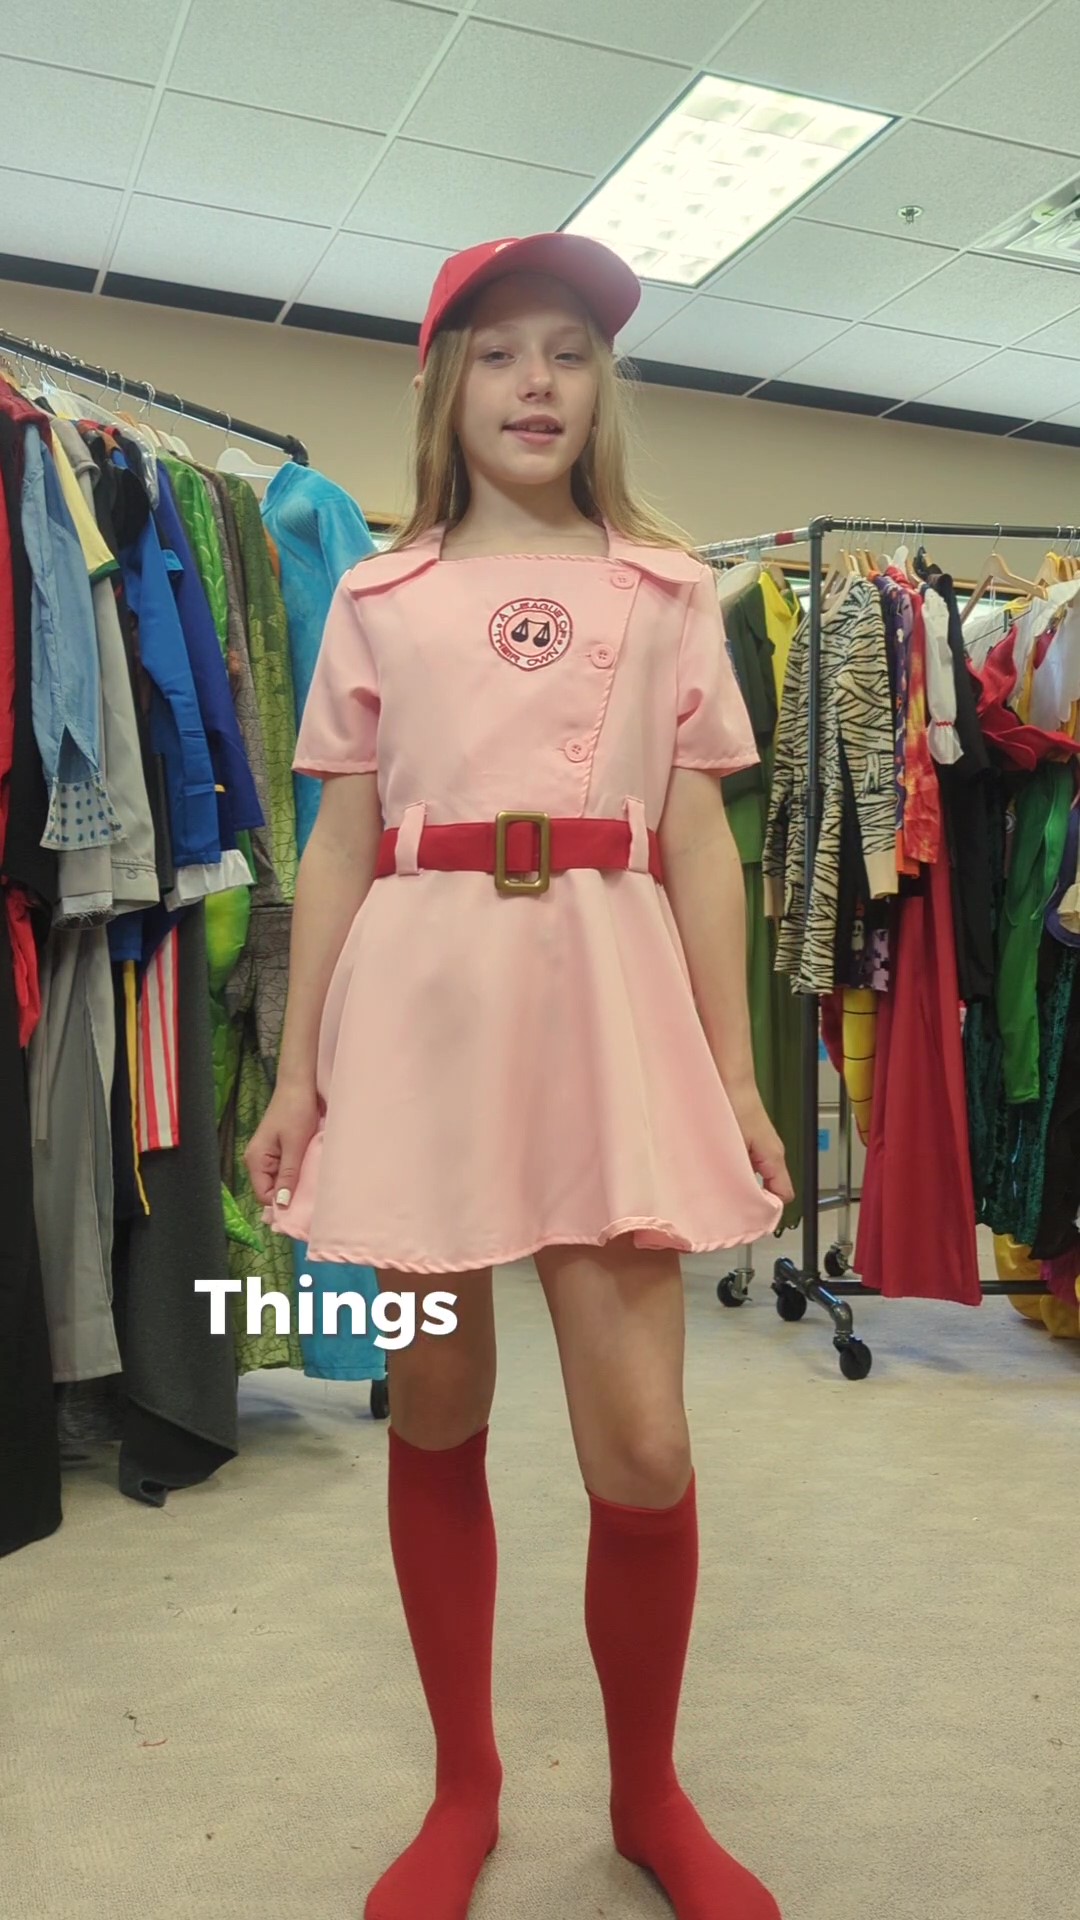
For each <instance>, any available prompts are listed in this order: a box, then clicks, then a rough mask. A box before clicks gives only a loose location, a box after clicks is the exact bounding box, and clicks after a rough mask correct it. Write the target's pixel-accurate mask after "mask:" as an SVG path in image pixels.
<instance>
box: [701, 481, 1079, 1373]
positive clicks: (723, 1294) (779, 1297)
mask: <svg viewBox="0 0 1080 1920" xmlns="http://www.w3.org/2000/svg"><path fill="white" fill-rule="evenodd" d="M856 531H857V532H858V533H860V534H861V533H866V534H872V533H875V534H876V533H882V534H898V535H900V536H901V537H903V536H904V535H905V534H907V535H912V534H916V535H918V537H919V538H920V539H922V538H923V537H924V536H933V537H936V538H940V539H957V540H959V539H964V538H971V539H976V540H979V539H981V540H989V539H994V540H1060V539H1062V538H1063V537H1065V536H1066V535H1068V534H1069V532H1070V531H1072V532H1073V533H1074V534H1075V529H1070V528H1068V527H1067V526H1061V525H1058V526H1018V525H1012V526H1009V525H1004V524H1002V523H1001V522H1000V521H996V520H995V521H990V522H986V523H981V522H979V523H975V524H970V523H965V522H963V521H959V520H919V521H913V520H903V521H900V520H866V519H864V518H862V517H861V516H860V517H859V518H858V519H852V518H843V519H841V518H838V517H835V516H833V515H830V514H825V515H821V516H820V517H819V518H817V519H815V520H811V521H810V523H809V525H808V526H805V527H795V528H791V529H789V530H787V531H785V532H777V533H758V534H752V535H750V536H748V537H744V538H743V539H740V540H722V541H720V542H716V543H713V544H712V545H710V546H705V547H699V548H698V550H697V551H698V553H699V555H700V557H701V559H703V560H706V561H708V562H710V563H711V562H713V561H716V560H727V559H736V558H744V559H747V558H752V557H754V556H755V555H757V554H761V553H765V552H767V551H769V550H770V549H772V548H774V547H789V546H809V548H810V562H809V571H810V606H809V612H808V615H807V621H808V626H807V669H806V672H807V742H806V745H807V793H806V844H805V851H804V864H803V880H804V888H805V892H804V898H805V899H806V900H809V899H810V896H811V891H812V888H813V880H814V861H815V858H816V854H817V841H818V834H819V832H820V830H821V803H822V795H821V782H820V768H819V745H820V736H821V616H822V611H823V609H822V593H821V589H822V576H823V572H824V546H825V539H826V536H827V535H828V534H830V533H842V532H852V533H854V532H856ZM802 1003H803V1004H802V1035H801V1047H800V1068H801V1073H802V1119H803V1136H804V1142H805V1145H804V1151H803V1162H804V1167H803V1193H802V1262H801V1265H798V1266H797V1265H796V1263H795V1262H794V1261H793V1260H778V1261H777V1262H776V1266H775V1268H774V1272H773V1282H772V1286H773V1292H774V1293H775V1295H776V1307H777V1312H778V1313H779V1315H780V1317H781V1319H782V1320H801V1319H802V1318H803V1315H804V1314H805V1312H806V1309H807V1306H808V1305H809V1303H810V1302H811V1301H813V1303H814V1305H815V1306H819V1307H824V1308H825V1311H826V1312H827V1313H828V1314H829V1316H830V1318H831V1320H832V1323H833V1345H834V1347H835V1348H836V1350H837V1353H838V1354H839V1356H840V1371H841V1372H842V1373H843V1375H844V1377H845V1379H847V1380H865V1378H866V1376H867V1374H868V1373H869V1372H870V1369H871V1366H872V1364H873V1355H872V1353H871V1351H870V1348H869V1347H868V1346H867V1345H866V1343H865V1341H863V1340H860V1339H858V1338H857V1337H856V1334H855V1323H854V1317H853V1315H852V1311H851V1308H850V1306H848V1304H847V1299H846V1298H845V1297H844V1296H853V1295H860V1294H861V1295H863V1296H865V1297H866V1298H868V1299H873V1300H877V1299H879V1298H880V1297H881V1296H880V1295H879V1294H878V1293H877V1292H876V1291H875V1290H874V1288H872V1287H864V1286H863V1285H862V1283H861V1282H860V1281H858V1280H853V1279H852V1280H848V1279H845V1278H844V1277H843V1276H844V1274H845V1273H846V1270H847V1261H848V1259H849V1258H850V1254H851V1251H852V1249H851V1245H850V1208H851V1203H852V1199H853V1197H854V1196H853V1194H852V1181H851V1166H852V1156H851V1109H850V1103H849V1101H848V1099H847V1095H846V1092H845V1090H844V1088H843V1082H842V1079H841V1095H840V1130H841V1141H842V1145H843V1153H844V1162H843V1164H844V1165H845V1166H846V1180H842V1181H841V1186H840V1190H839V1192H838V1193H836V1194H828V1195H823V1194H822V1192H821V1182H820V1169H819V1167H818V1156H817V1151H816V1143H817V1138H818V1123H819V1080H818V1059H819V1053H818V1048H819V1017H818V997H817V995H816V994H804V995H803V996H802ZM829 1206H833V1207H835V1206H839V1207H840V1208H841V1234H840V1236H839V1238H838V1240H837V1242H836V1243H835V1244H834V1245H833V1247H831V1248H830V1250H829V1254H828V1255H827V1256H826V1272H827V1275H828V1277H829V1279H830V1281H831V1284H830V1285H828V1286H826V1285H825V1284H824V1282H823V1280H822V1278H821V1272H820V1264H819V1263H820V1240H819V1236H820V1214H821V1211H822V1209H823V1207H829ZM747 1285H748V1274H747V1271H746V1270H745V1269H744V1270H743V1272H741V1273H737V1274H735V1275H728V1276H727V1278H726V1279H725V1280H722V1281H721V1282H720V1286H719V1288H718V1292H719V1295H720V1299H721V1300H722V1301H723V1302H724V1304H725V1305H727V1306H740V1305H741V1304H742V1300H743V1299H745V1297H746V1291H745V1289H746V1286H747ZM981 1285H982V1292H983V1294H984V1295H987V1296H988V1295H995V1294H1016V1295H1025V1294H1026V1295H1038V1294H1042V1293H1045V1291H1046V1289H1045V1287H1044V1286H1043V1284H1042V1282H1041V1281H1039V1280H1019V1281H1017V1280H984V1281H982V1283H981Z"/></svg>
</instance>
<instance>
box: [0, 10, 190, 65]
mask: <svg viewBox="0 0 1080 1920" xmlns="http://www.w3.org/2000/svg"><path fill="white" fill-rule="evenodd" d="M177 4H178V0H109V4H108V6H107V7H73V6H72V4H71V0H4V5H3V8H2V9H0V53H12V54H23V55H25V54H31V55H34V54H36V55H37V56H38V57H39V58H41V59H44V60H47V61H49V63H50V64H51V65H53V66H58V67H72V68H74V69H76V70H77V71H79V72H82V73H102V74H106V75H107V76H108V77H110V78H111V79H116V80H156V79H157V77H158V74H159V72H160V70H161V63H162V60H163V59H164V57H165V51H166V48H167V47H168V44H169V35H170V34H171V32H172V29H173V22H174V20H175V19H176V8H177Z"/></svg>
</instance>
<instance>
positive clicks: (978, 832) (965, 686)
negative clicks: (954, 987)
mask: <svg viewBox="0 0 1080 1920" xmlns="http://www.w3.org/2000/svg"><path fill="white" fill-rule="evenodd" d="M935 590H936V592H938V593H940V595H941V597H942V599H943V600H944V602H945V604H946V606H947V607H948V609H949V651H950V653H951V654H952V663H953V684H954V686H955V688H956V732H957V737H958V739H959V741H960V745H961V747H962V748H963V754H962V756H961V758H960V759H959V760H957V761H956V763H955V764H954V765H953V766H949V767H943V766H939V767H938V781H939V785H940V788H941V811H942V817H943V819H944V822H945V839H946V845H947V847H948V850H949V865H950V868H951V871H952V895H953V922H954V925H955V929H956V967H957V976H958V982H959V987H960V998H961V1000H964V1001H966V1002H967V1004H968V1005H969V1006H970V1005H971V1003H972V1002H973V1001H975V1000H989V999H990V998H991V996H992V994H993V991H994V920H993V850H992V845H991V836H992V831H993V824H992V816H993V814H994V811H995V806H994V795H993V787H994V781H995V777H996V776H995V774H994V772H993V769H992V765H991V758H990V753H989V750H988V748H987V744H986V741H985V739H984V737H983V731H982V728H981V727H980V725H979V718H978V687H977V685H976V682H975V680H974V679H973V677H972V674H971V670H970V668H969V666H968V661H967V653H966V651H965V648H964V635H963V629H962V627H961V625H960V609H959V607H958V605H957V601H956V589H955V587H954V586H953V582H952V578H951V576H950V575H949V574H947V573H943V574H941V575H939V577H938V579H937V580H936V582H935Z"/></svg>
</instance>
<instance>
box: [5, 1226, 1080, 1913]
mask: <svg viewBox="0 0 1080 1920" xmlns="http://www.w3.org/2000/svg"><path fill="white" fill-rule="evenodd" d="M928 1251H930V1249H928ZM689 1264H690V1269H691V1270H690V1272H689V1273H688V1300H689V1322H690V1341H689V1356H688V1369H687V1395H688V1404H689V1408H690V1416H691V1423H692V1429H693V1434H694V1441H695V1455H696V1463H697V1469H698V1474H699V1480H700V1494H701V1527H702V1563H703V1564H702V1585H701V1595H700V1603H699V1609H698V1615H697V1622H696V1627H695V1635H694V1640H693V1644H692V1648H691V1657H690V1665H689V1674H688V1684H687V1690H686V1695H685V1703H684V1709H683V1715H682V1720H681V1724H680V1740H679V1760H680V1766H681V1769H682V1773H683V1776H684V1779H685V1782H686V1784H687V1786H688V1788H689V1789H690V1790H691V1792H692V1793H693V1795H694V1796H695V1798H696V1799H697V1801H698V1803H699V1805H700V1806H701V1808H702V1810H703V1812H704V1813H705V1815H706V1817H707V1818H708V1819H709V1821H710V1823H711V1824H712V1825H713V1826H714V1828H715V1830H716V1831H717V1833H718V1834H719V1835H720V1836H722V1837H723V1839H724V1840H725V1842H726V1843H727V1844H728V1845H730V1846H731V1847H732V1848H734V1849H735V1850H737V1851H738V1852H739V1854H740V1855H742V1856H743V1857H744V1858H745V1859H746V1860H747V1861H748V1862H749V1863H750V1864H751V1865H752V1866H753V1867H754V1868H755V1869H756V1870H757V1871H758V1872H760V1873H761V1874H762V1876H763V1877H764V1878H765V1879H766V1880H767V1881H768V1883H769V1884H770V1885H771V1886H772V1887H773V1888H774V1889H775V1891H776V1893H777V1895H778V1897H779V1899H780V1901H781V1904H782V1907H783V1912H784V1916H785V1920H1075V1915H1076V1913H1077V1911H1078V1906H1077V1901H1078V1895H1077V1884H1078V1880H1080V1873H1078V1868H1080V1527H1078V1520H1077V1513H1078V1484H1080V1348H1078V1347H1077V1346H1073V1345H1067V1344H1064V1343H1058V1342H1053V1341H1051V1340H1050V1339H1049V1338H1048V1337H1047V1336H1046V1335H1045V1334H1043V1333H1041V1332H1039V1331H1036V1330H1035V1329H1033V1328H1031V1327H1029V1326H1028V1325H1027V1324H1026V1323H1024V1322H1022V1321H1021V1320H1020V1319H1019V1317H1018V1316H1016V1315H1015V1314H1014V1313H1013V1312H1012V1310H1011V1308H1009V1307H1008V1305H1007V1304H1005V1303H1004V1302H997V1301H995V1302H991V1303H987V1304H986V1305H985V1306H984V1307H983V1308H982V1309H980V1310H978V1311H975V1312H971V1311H964V1310H961V1309H954V1308H949V1307H933V1306H918V1305H906V1304H905V1305H884V1304H880V1303H877V1302H872V1303H871V1302H868V1303H860V1304H859V1307H858V1319H859V1325H860V1330H861V1331H862V1332H863V1333H864V1334H865V1336H866V1337H867V1338H868V1339H869V1340H870V1341H871V1343H872V1344H873V1346H874V1349H875V1368H874V1372H873V1374H872V1375H871V1378H870V1379H869V1381H867V1382H865V1383H863V1384H859V1385H854V1384H849V1383H847V1382H845V1381H844V1380H842V1379H841V1377H840V1375H839V1372H838V1370H837V1366H836V1362H835V1356H834V1354H833V1352H832V1348H831V1344H830V1339H829V1332H828V1328H827V1326H826V1323H825V1321H824V1319H823V1317H822V1316H820V1315H818V1314H817V1313H815V1312H811V1314H810V1315H809V1316H808V1317H807V1319H806V1320H804V1321H803V1323H802V1324H801V1325H800V1326H786V1325H783V1324H782V1323H781V1322H780V1321H779V1319H778V1318H777V1315H776V1313H775V1311H774V1309H773V1304H772V1297H771V1294H770V1293H769V1291H768V1288H767V1285H766V1284H765V1281H764V1280H762V1281H759V1282H758V1283H757V1285H756V1288H755V1295H754V1298H753V1299H752V1302H751V1304H749V1305H748V1306H746V1307H744V1308H743V1309H742V1310H740V1311H738V1312H730V1311H725V1310H724V1309H723V1308H721V1307H720V1306H719V1305H718V1303H717V1301H716V1297H715V1280H716V1277H717V1275H718V1274H719V1273H720V1272H722V1271H723V1267H724V1264H725V1263H724V1262H723V1261H722V1260H721V1259H717V1260H716V1261H713V1262H709V1261H698V1262H691V1263H689ZM500 1282H501V1284H500V1290H499V1296H498V1308H499V1322H500V1336H501V1376H500V1384H499V1389H498V1399H497V1405H496V1412H495V1419H494V1429H493V1436H492V1442H491V1451H490V1460H491V1482H492V1490H493V1498H494V1501H495V1506H496V1512H497V1518H498V1524H499V1530H500V1550H501V1569H500V1613H499V1631H498V1649H497V1674H496V1684H497V1694H498V1724H499V1732H500V1739H501V1744H502V1749H503V1755H504V1760H505V1763H506V1769H507V1787H506V1793H505V1800H504V1837H503V1841H502V1844H501V1847H500V1849H499V1852H498V1853H497V1855H496V1856H495V1857H494V1859H493V1860H492V1861H491V1862H490V1863H489V1865H488V1867H487V1868H486V1870H485V1874H484V1877H483V1880H482V1882H481V1885H480V1888H479V1890H478V1892H477V1896H476V1899H475V1901H474V1903H473V1910H472V1913H473V1920H519V1917H520V1920H663V1916H664V1915H670V1909H669V1907H668V1906H667V1903H666V1902H665V1901H664V1900H663V1899H662V1897H661V1896H660V1894H659V1893H658V1892H657V1891H656V1889H655V1888H654V1887H653V1886H652V1885H650V1884H646V1883H645V1881H644V1879H643V1877H642V1876H641V1875H640V1874H639V1873H638V1872H637V1870H636V1869H634V1868H632V1867H630V1866H629V1865H627V1864H626V1863H625V1862H622V1861H620V1860H619V1859H618V1858H617V1857H616V1856H615V1855H614V1854H613V1853H612V1851H611V1848H610V1845H609V1842H608V1839H607V1834H606V1829H605V1796H606V1779H605V1772H604V1756H603V1741H602V1723H601V1717H600V1707H599V1697H598V1694H597V1691H596V1686H595V1681H594V1678H593V1673H592V1668H591V1665H590V1663H589V1659H588V1654H587V1650H586V1646H585V1641H584V1635H583V1631H582V1626H581V1590H582V1572H583V1560H584V1551H585V1539H586V1520H587V1511H586V1503H585V1499H584V1496H583V1494H582V1491H581V1487H580V1481H579V1480H578V1478H577V1475H576V1469H575V1463H574V1458H573V1453H572V1450H571V1445H570V1440H569V1435H568V1431H567V1426H566V1420H565V1414H564V1409H563V1402H562V1397H561V1386H560V1381H559V1376H558V1370H557V1365H556V1357H555V1350H554V1344H553V1340H552V1336H551V1333H550V1329H549V1325H548V1322H547V1317H546V1313H545V1310H544V1306H543V1299H542V1295H541V1294H540V1291H539V1288H538V1286H537V1284H536V1282H535V1280H534V1279H533V1278H532V1275H531V1269H520V1270H508V1271H507V1272H506V1273H505V1274H503V1275H501V1276H500ZM242 1416H243V1419H242V1431H243V1452H242V1454H241V1456H240V1458H239V1460H238V1461H237V1462H236V1463H235V1465H233V1466H232V1467H230V1468H228V1469H227V1470H225V1471H224V1472H222V1473H221V1474H220V1475H219V1477H218V1478H217V1479H216V1480H215V1481H214V1482H212V1483H211V1484H210V1485H208V1486H206V1487H203V1488H201V1489H198V1490H196V1491H194V1492H191V1493H185V1494H176V1495H173V1496H172V1497H171V1498H170V1500H169V1502H168V1505H167V1506H166V1507H165V1509H164V1510H163V1511H160V1512H159V1511H155V1510H151V1509H148V1508H143V1507H139V1506H137V1505H134V1504H133V1503H131V1502H130V1501H127V1500H124V1499H122V1498H121V1497H120V1496H119V1495H118V1494H117V1492H116V1491H115V1485H114V1466H113V1463H112V1461H111V1460H110V1459H109V1457H108V1455H107V1454H105V1455H103V1456H102V1457H101V1458H100V1459H99V1460H97V1461H95V1463H94V1464H93V1465H91V1466H88V1467H83V1468H80V1469H77V1470H75V1471H73V1472H72V1473H71V1475H70V1477H69V1480H68V1485H67V1495H66V1520H65V1523H64V1526H63V1528H62V1529H61V1531H60V1532H59V1533H58V1534H57V1535H56V1536H55V1537H54V1538H53V1539H52V1540H49V1541H47V1542H44V1543H42V1544H41V1545H39V1546H35V1547H33V1548H31V1549H28V1550H26V1551H24V1552H22V1553H20V1554H17V1555H15V1556H13V1557H12V1558H10V1559H9V1560H7V1561H5V1562H0V1659H2V1669H0V1672H2V1679H0V1751H2V1753H3V1796H2V1810H0V1913H2V1915H3V1916H4V1920H223V1917H224V1916H228V1920H357V1917H358V1916H359V1914H360V1911H361V1908H362V1902H363V1895H364V1892H365V1891H366V1888H367V1887H368V1885H369V1884H370V1882H371V1880H372V1878H373V1877H374V1876H375V1875H376V1874H377V1873H378V1871H379V1870H380V1869H381V1867H382V1866H383V1865H384V1863H385V1862H386V1861H387V1860H388V1859H389V1858H390V1857H391V1856H392V1855H393V1853H394V1852H395V1851H396V1850H397V1849H398V1848H399V1847H400V1846H401V1845H402V1844H403V1843H404V1842H405V1841H406V1840H407V1839H408V1838H409V1837H410V1835H411V1833H412V1832H413V1830H414V1828H415V1825H416V1823H417V1822H418V1820H419V1818H420V1816H421V1815H422V1812H423V1810H424V1807H425V1805H426V1792H427V1785H428V1778H429V1767H430V1742H429V1733H428V1729H427V1723H426V1720H425V1716H424V1712H423V1707H422V1703H421V1699H420V1695H419V1689H418V1686H417V1684H416V1682H415V1679H414V1673H413V1668H412V1665H411V1659H410V1654H409V1650H408V1645H407V1642H406V1638H405V1634H404V1631H403V1627H402V1624H401V1621H400V1618H399V1613H398V1604H397V1598H396V1589H395V1587H394V1584H393V1579H392V1574H391V1569H390V1563H389V1556H388V1552H387V1549H386V1545H385V1522H384V1476H385V1461H384V1455H385V1446H386V1428H385V1426H382V1425H376V1424H373V1422H372V1421H371V1419H370V1417H369V1415H368V1411H367V1389H366V1388H361V1387H349V1386H340V1385H334V1386H330V1385H326V1384H322V1383H317V1382H313V1381H308V1380H304V1379H302V1378H299V1377H297V1376H295V1375H281V1374H264V1375H259V1376H255V1377H253V1378H250V1379H248V1380H247V1381H246V1382H245V1383H244V1386H243V1389H242ZM416 1920H425V1916H423V1915H417V1916H416ZM717 1920H726V1916H724V1915H721V1914H718V1915H717Z"/></svg>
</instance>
